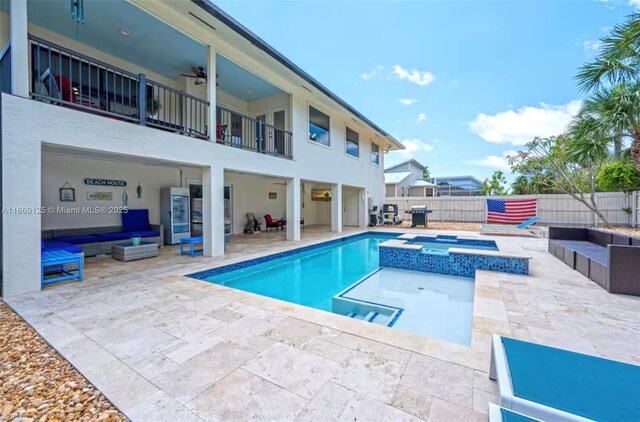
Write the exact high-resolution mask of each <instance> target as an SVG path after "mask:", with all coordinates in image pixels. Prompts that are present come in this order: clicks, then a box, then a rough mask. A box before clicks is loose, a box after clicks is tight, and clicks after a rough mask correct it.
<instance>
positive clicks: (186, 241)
mask: <svg viewBox="0 0 640 422" xmlns="http://www.w3.org/2000/svg"><path fill="white" fill-rule="evenodd" d="M203 242H204V239H203V238H202V236H196V237H183V238H182V239H180V255H191V256H196V255H202V249H196V248H195V247H196V245H197V244H202V243H203ZM185 245H189V250H185V249H184V247H185Z"/></svg>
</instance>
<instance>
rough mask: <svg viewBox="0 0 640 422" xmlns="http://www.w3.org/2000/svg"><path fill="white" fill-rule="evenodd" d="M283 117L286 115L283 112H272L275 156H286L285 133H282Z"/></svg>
mask: <svg viewBox="0 0 640 422" xmlns="http://www.w3.org/2000/svg"><path fill="white" fill-rule="evenodd" d="M285 117H286V115H285V111H284V110H278V111H274V112H273V126H274V127H275V130H274V132H275V133H274V145H275V152H276V154H281V155H285V154H286V151H285V133H284V131H285V129H286V127H285V125H286V123H285V122H286V120H285Z"/></svg>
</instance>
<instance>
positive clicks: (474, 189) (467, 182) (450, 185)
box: [429, 176, 482, 196]
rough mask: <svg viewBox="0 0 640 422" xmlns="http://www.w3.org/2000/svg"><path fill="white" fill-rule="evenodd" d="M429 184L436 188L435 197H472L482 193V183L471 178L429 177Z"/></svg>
mask: <svg viewBox="0 0 640 422" xmlns="http://www.w3.org/2000/svg"><path fill="white" fill-rule="evenodd" d="M429 182H431V183H433V184H435V185H436V186H437V196H474V195H481V191H482V181H480V180H478V179H476V178H475V177H473V176H451V177H431V178H430V179H429Z"/></svg>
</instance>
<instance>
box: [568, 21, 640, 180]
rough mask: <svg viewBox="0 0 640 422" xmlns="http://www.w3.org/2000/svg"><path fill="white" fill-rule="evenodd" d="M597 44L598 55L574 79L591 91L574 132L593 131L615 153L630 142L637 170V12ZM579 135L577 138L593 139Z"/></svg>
mask: <svg viewBox="0 0 640 422" xmlns="http://www.w3.org/2000/svg"><path fill="white" fill-rule="evenodd" d="M600 42H601V44H602V47H601V50H600V54H598V56H597V57H596V59H595V60H594V61H593V62H591V63H587V64H585V65H584V66H582V68H581V69H580V71H579V73H578V75H577V76H576V78H577V79H578V85H579V86H580V88H581V89H582V90H583V91H591V92H593V94H592V96H591V97H590V98H589V99H587V100H586V101H585V103H584V106H583V109H582V111H581V113H580V117H579V120H583V123H582V124H581V125H582V126H581V128H577V129H578V130H580V129H582V130H587V131H595V132H596V134H597V136H598V137H600V141H601V140H603V139H606V140H608V142H609V145H610V146H613V148H614V150H615V151H617V152H618V151H622V146H623V144H624V141H625V140H626V139H630V140H631V147H630V149H629V151H628V153H629V154H630V156H631V159H632V161H633V163H634V164H635V166H636V168H637V169H639V170H640V82H639V81H640V13H634V14H632V15H630V16H629V17H628V18H627V21H626V22H625V23H624V24H622V25H618V26H616V27H615V28H614V29H613V30H612V31H611V33H610V34H609V36H607V37H605V38H602V39H601V40H600ZM575 130H576V128H574V131H575ZM582 135H584V136H577V138H578V139H585V138H586V139H589V138H591V139H594V138H593V136H586V133H583V134H582ZM592 146H593V145H592ZM585 147H586V146H585Z"/></svg>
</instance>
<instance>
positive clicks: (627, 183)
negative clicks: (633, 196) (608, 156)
mask: <svg viewBox="0 0 640 422" xmlns="http://www.w3.org/2000/svg"><path fill="white" fill-rule="evenodd" d="M596 183H597V186H598V190H600V191H603V192H620V191H623V192H630V191H634V190H639V189H640V171H638V169H636V168H635V166H634V165H633V163H632V162H631V161H629V160H617V161H613V162H611V163H608V164H605V165H604V166H603V167H602V169H600V172H599V173H598V175H597V176H596Z"/></svg>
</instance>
